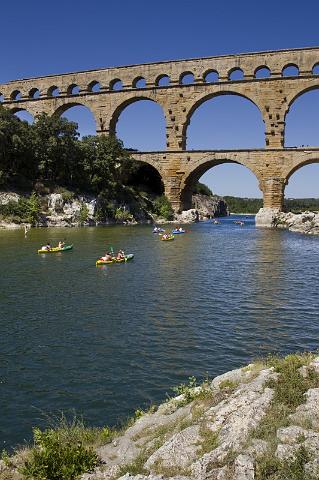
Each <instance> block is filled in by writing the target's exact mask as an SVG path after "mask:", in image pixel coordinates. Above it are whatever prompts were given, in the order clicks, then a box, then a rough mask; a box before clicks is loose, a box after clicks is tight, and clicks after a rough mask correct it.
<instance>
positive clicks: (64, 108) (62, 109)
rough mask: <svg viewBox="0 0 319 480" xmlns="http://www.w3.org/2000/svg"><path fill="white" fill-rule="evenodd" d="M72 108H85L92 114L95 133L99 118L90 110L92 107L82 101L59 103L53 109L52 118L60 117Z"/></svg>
mask: <svg viewBox="0 0 319 480" xmlns="http://www.w3.org/2000/svg"><path fill="white" fill-rule="evenodd" d="M73 107H85V108H87V109H88V110H89V111H90V113H91V114H92V117H93V118H94V122H95V131H96V132H97V130H98V126H99V123H98V122H99V118H98V117H97V115H96V111H95V110H94V109H92V105H91V104H90V103H88V102H83V101H82V99H81V100H80V101H77V100H73V101H68V102H61V104H60V105H59V106H58V107H56V108H55V109H54V111H53V113H52V116H58V117H61V116H62V115H63V114H64V113H65V112H67V111H68V110H70V109H71V108H73Z"/></svg>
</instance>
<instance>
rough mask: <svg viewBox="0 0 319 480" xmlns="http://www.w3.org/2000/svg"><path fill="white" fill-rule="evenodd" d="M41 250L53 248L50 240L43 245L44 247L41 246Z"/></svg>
mask: <svg viewBox="0 0 319 480" xmlns="http://www.w3.org/2000/svg"><path fill="white" fill-rule="evenodd" d="M41 250H51V244H50V242H48V243H47V244H46V245H43V247H41Z"/></svg>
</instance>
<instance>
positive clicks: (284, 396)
mask: <svg viewBox="0 0 319 480" xmlns="http://www.w3.org/2000/svg"><path fill="white" fill-rule="evenodd" d="M313 358H314V355H313V354H309V353H304V354H293V355H287V356H286V357H284V358H281V357H278V356H269V357H268V358H267V359H266V361H265V364H266V366H268V367H273V368H274V370H275V372H276V373H277V374H278V378H277V379H276V380H275V379H272V380H270V381H268V382H267V384H266V386H267V387H269V388H272V389H273V390H274V396H273V399H272V402H271V405H270V407H269V408H268V411H267V413H266V415H265V416H264V417H263V418H262V420H261V422H260V424H259V426H258V427H257V428H256V429H255V430H254V432H252V435H251V437H257V438H261V439H263V440H266V441H267V442H268V444H269V449H268V451H267V452H266V453H265V454H264V455H262V456H261V457H260V458H258V459H257V461H256V477H255V478H256V480H312V479H311V477H310V476H309V475H308V476H307V477H306V474H305V471H304V466H305V464H306V463H307V462H308V461H309V459H310V458H309V454H308V453H307V451H306V449H305V447H304V445H302V443H301V442H302V441H303V438H299V439H298V443H301V444H300V447H299V448H298V450H297V452H296V454H295V458H294V459H293V460H292V461H281V460H280V459H278V458H277V457H276V455H275V451H276V448H277V445H278V440H277V437H276V433H277V430H278V429H279V428H281V427H287V426H288V425H289V424H290V419H289V415H290V414H292V413H294V412H295V410H296V408H297V407H298V406H299V405H301V404H302V403H304V402H305V400H306V398H305V395H304V394H305V393H306V392H307V390H308V389H310V388H317V387H319V376H318V374H317V373H316V372H315V371H314V370H313V369H312V368H308V372H307V376H306V378H304V377H303V376H302V375H301V373H300V372H299V369H300V367H302V366H304V365H307V366H309V364H310V362H311V361H312V360H313Z"/></svg>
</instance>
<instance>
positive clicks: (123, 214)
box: [114, 207, 132, 222]
mask: <svg viewBox="0 0 319 480" xmlns="http://www.w3.org/2000/svg"><path fill="white" fill-rule="evenodd" d="M114 217H115V220H119V221H122V222H127V221H129V220H132V214H131V213H130V212H129V211H128V210H124V208H121V207H119V208H117V209H116V210H115V214H114Z"/></svg>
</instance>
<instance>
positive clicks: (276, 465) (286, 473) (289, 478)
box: [255, 445, 317, 480]
mask: <svg viewBox="0 0 319 480" xmlns="http://www.w3.org/2000/svg"><path fill="white" fill-rule="evenodd" d="M309 460H310V458H309V454H308V453H307V451H306V449H305V447H304V446H303V445H301V446H300V447H299V448H298V450H297V452H296V454H295V458H294V459H293V460H291V461H281V460H279V459H278V458H277V457H276V456H275V455H274V454H273V452H272V451H269V452H268V453H266V454H265V455H264V456H263V457H262V458H261V459H260V460H259V461H258V462H257V465H256V472H255V480H315V477H314V476H312V475H309V474H308V473H306V472H305V465H306V463H307V462H309ZM316 478H317V477H316Z"/></svg>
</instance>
